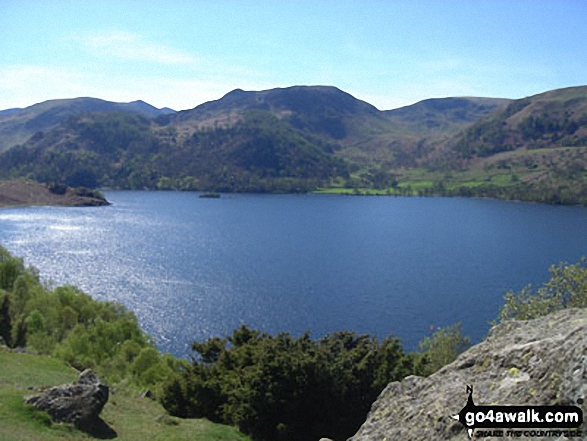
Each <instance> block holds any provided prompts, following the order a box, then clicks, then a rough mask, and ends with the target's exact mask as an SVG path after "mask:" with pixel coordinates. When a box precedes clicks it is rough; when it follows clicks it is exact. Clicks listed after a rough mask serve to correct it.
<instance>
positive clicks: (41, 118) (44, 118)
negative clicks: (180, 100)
mask: <svg viewBox="0 0 587 441" xmlns="http://www.w3.org/2000/svg"><path fill="white" fill-rule="evenodd" d="M88 112H123V113H132V114H137V115H140V116H143V117H145V118H154V117H157V116H159V115H165V114H169V113H172V112H174V111H173V110H171V109H157V108H156V107H154V106H152V105H150V104H148V103H145V102H144V101H133V102H131V103H114V102H110V101H105V100H101V99H98V98H90V97H83V98H71V99H57V100H49V101H44V102H42V103H38V104H34V105H32V106H29V107H25V108H23V109H8V110H4V111H0V151H4V150H6V149H8V148H10V147H12V146H14V145H16V144H22V143H24V142H26V141H27V140H28V139H29V138H30V137H31V136H32V135H34V134H35V133H36V132H42V131H45V130H48V129H51V128H53V127H55V126H57V125H58V124H60V123H62V122H64V121H66V120H67V119H68V118H69V117H70V116H75V115H79V114H82V113H88Z"/></svg>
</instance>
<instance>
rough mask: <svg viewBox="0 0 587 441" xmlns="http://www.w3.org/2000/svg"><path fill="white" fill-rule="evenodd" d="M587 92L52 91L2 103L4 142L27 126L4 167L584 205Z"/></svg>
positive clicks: (100, 181)
mask: <svg viewBox="0 0 587 441" xmlns="http://www.w3.org/2000/svg"><path fill="white" fill-rule="evenodd" d="M586 103H587V87H575V88H568V89H560V90H555V91H550V92H546V93H543V94H539V95H535V96H532V97H528V98H524V99H522V100H508V99H501V98H479V97H460V98H443V99H430V100H424V101H421V102H419V103H416V104H414V105H411V106H407V107H403V108H400V109H394V110H387V111H380V110H378V109H377V108H375V107H374V106H372V105H370V104H369V103H366V102H364V101H361V100H358V99H356V98H354V97H353V96H352V95H350V94H348V93H346V92H344V91H341V90H340V89H337V88H336V87H331V86H294V87H287V88H278V89H271V90H265V91H257V92H254V91H243V90H240V89H236V90H234V91H232V92H229V93H228V94H226V95H225V96H224V97H222V98H221V99H219V100H215V101H210V102H207V103H204V104H201V105H199V106H197V107H195V108H194V109H191V110H185V111H181V112H173V113H172V112H170V111H168V110H167V109H156V108H154V107H152V106H150V105H148V104H146V103H144V102H140V101H139V102H133V103H127V104H119V103H109V102H105V101H102V100H97V99H89V98H85V99H77V100H56V101H50V102H46V103H41V104H38V105H35V106H31V107H29V108H26V109H22V110H19V111H16V112H12V113H9V114H8V115H3V114H2V113H0V142H3V143H4V144H3V145H4V148H5V149H6V146H7V144H6V139H10V137H11V136H12V139H14V137H15V136H16V135H18V136H20V137H21V138H23V137H25V135H26V134H27V133H28V136H29V139H28V140H27V141H26V142H25V143H24V145H23V146H20V147H13V148H11V149H9V150H8V151H7V152H6V153H4V154H3V156H2V157H1V158H0V161H1V163H0V176H2V177H18V176H24V177H29V178H33V179H38V180H41V181H63V182H64V183H66V184H69V185H73V186H75V185H87V186H108V187H117V188H172V189H190V190H217V191H310V190H315V189H316V188H319V187H322V188H338V189H339V191H341V192H344V191H346V190H349V191H355V192H356V191H357V189H361V188H362V189H369V188H370V189H379V190H384V191H386V192H387V193H391V194H458V195H463V196H471V195H481V196H492V197H504V198H515V199H536V198H537V197H538V196H537V195H539V194H540V195H546V196H540V197H547V198H549V199H548V200H550V201H551V202H578V201H581V200H583V199H582V198H583V197H585V200H587V191H584V189H585V188H586V187H587V185H586V178H585V170H586V168H585V166H586V165H587V160H586V159H585V155H584V153H585V150H584V148H585V146H587V104H586ZM11 130H12V132H11ZM27 130H28V132H27ZM33 133H34V134H35V135H34V136H33V137H30V135H32V134H33ZM537 153H540V156H537ZM508 154H509V156H508ZM504 155H505V156H504ZM498 158H499V159H498ZM571 169H572V170H573V172H572V173H570V172H569V170H571ZM345 189H346V190H345Z"/></svg>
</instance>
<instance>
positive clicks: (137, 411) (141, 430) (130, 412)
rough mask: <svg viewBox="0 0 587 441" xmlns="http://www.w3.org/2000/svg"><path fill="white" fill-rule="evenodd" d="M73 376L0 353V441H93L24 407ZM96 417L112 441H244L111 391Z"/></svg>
mask: <svg viewBox="0 0 587 441" xmlns="http://www.w3.org/2000/svg"><path fill="white" fill-rule="evenodd" d="M77 375H78V372H77V371H75V370H74V369H72V368H69V367H67V366H66V365H64V364H63V362H61V361H59V360H56V359H53V358H50V357H45V356H37V355H30V354H16V353H10V352H8V351H5V350H2V349H0V440H2V441H23V440H35V441H37V440H38V441H52V440H79V439H95V438H93V437H92V436H90V435H87V434H85V433H83V432H80V431H78V430H76V429H74V428H72V427H71V426H69V425H65V424H52V423H51V422H50V420H49V417H48V416H47V414H46V413H44V412H38V411H34V410H31V409H30V408H27V407H25V406H24V404H23V397H24V396H25V395H30V394H32V393H33V392H32V391H31V390H29V389H28V388H30V387H42V386H54V385H59V384H63V383H69V382H72V381H74V380H75V379H76V378H77ZM111 391H112V389H111ZM100 416H101V417H102V419H103V420H104V421H105V422H106V423H107V424H108V425H109V426H110V427H111V428H112V429H113V430H114V431H115V432H116V433H117V437H116V438H115V439H117V440H121V441H127V440H128V441H134V440H136V441H143V440H166V441H173V440H177V441H180V440H196V441H198V440H199V441H229V440H230V441H249V438H248V437H246V436H245V435H242V434H241V433H239V432H238V431H237V430H236V429H233V428H231V427H227V426H222V425H218V424H213V423H210V422H208V421H206V420H182V419H179V418H172V417H169V416H167V415H166V413H165V411H164V410H163V408H162V407H161V406H160V405H159V404H158V403H156V402H155V401H153V400H150V399H148V398H139V397H137V396H133V395H131V394H128V393H124V392H118V393H116V388H114V393H111V395H110V399H109V401H108V403H107V404H106V407H105V408H104V410H103V412H102V414H101V415H100Z"/></svg>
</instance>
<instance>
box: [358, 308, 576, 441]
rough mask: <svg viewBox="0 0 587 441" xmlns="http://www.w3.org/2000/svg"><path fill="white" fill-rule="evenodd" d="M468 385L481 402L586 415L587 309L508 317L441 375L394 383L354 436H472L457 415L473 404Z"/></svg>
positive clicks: (376, 439)
mask: <svg viewBox="0 0 587 441" xmlns="http://www.w3.org/2000/svg"><path fill="white" fill-rule="evenodd" d="M467 386H472V387H473V399H474V402H475V405H477V406H479V405H504V406H514V405H519V406H530V405H532V406H544V405H562V406H570V405H574V406H578V407H580V408H581V409H582V411H583V415H585V416H587V405H586V404H585V400H586V399H587V309H568V310H563V311H559V312H556V313H554V314H551V315H549V316H545V317H542V318H539V319H535V320H530V321H509V322H505V323H502V324H500V325H498V326H495V327H494V328H492V329H491V331H490V333H489V335H488V337H487V338H486V339H485V341H483V342H482V343H480V344H478V345H476V346H474V347H472V348H470V349H469V350H468V351H466V352H464V353H463V354H461V355H460V356H459V357H458V358H457V360H455V361H454V362H453V363H452V364H450V365H448V366H445V367H444V368H442V369H441V370H440V371H438V372H436V373H435V374H433V375H431V376H429V377H427V378H421V377H416V376H410V377H408V378H406V379H404V380H403V381H401V382H394V383H391V384H389V385H388V386H387V388H386V389H385V390H384V391H383V392H382V393H381V395H380V396H379V398H378V399H377V401H376V402H375V404H374V405H373V407H372V409H371V412H370V413H369V415H368V417H367V421H366V422H365V423H364V424H363V426H362V427H361V428H360V429H359V431H358V432H357V434H356V435H355V436H354V437H352V438H351V439H350V440H349V441H384V440H387V441H392V440H466V439H468V436H467V431H466V430H465V427H464V426H463V425H462V424H461V423H460V422H458V421H455V420H454V419H452V418H451V415H454V414H457V413H459V411H460V410H461V409H462V408H463V407H464V406H465V404H466V403H467V397H468V395H467ZM578 430H582V432H583V438H572V439H587V425H586V424H585V423H583V425H582V427H580V428H579V429H578ZM483 439H505V438H501V437H484V438H483ZM524 439H549V440H552V439H554V438H552V437H548V438H546V437H534V438H532V437H530V438H528V437H524ZM558 439H566V438H564V437H563V438H558Z"/></svg>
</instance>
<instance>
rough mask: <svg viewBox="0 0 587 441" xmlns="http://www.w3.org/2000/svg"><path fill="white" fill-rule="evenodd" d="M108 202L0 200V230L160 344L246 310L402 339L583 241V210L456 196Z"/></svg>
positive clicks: (297, 327) (493, 311) (467, 323)
mask: <svg viewBox="0 0 587 441" xmlns="http://www.w3.org/2000/svg"><path fill="white" fill-rule="evenodd" d="M106 197H107V199H108V200H109V201H111V202H112V203H113V205H112V206H110V207H98V208H56V207H30V208H9V209H2V210H0V243H1V244H2V245H3V246H5V247H6V248H7V249H8V250H9V251H11V252H12V253H13V254H15V255H17V256H20V257H23V258H24V259H25V261H26V263H27V264H31V265H33V266H35V267H37V268H38V269H39V270H40V272H41V275H42V277H43V278H45V279H46V280H50V283H53V284H55V285H60V284H73V285H77V286H79V287H80V288H82V289H83V290H84V291H86V292H87V293H89V294H91V295H92V296H93V297H94V298H98V299H107V300H116V301H119V302H121V303H123V304H124V305H126V306H127V307H128V308H130V309H132V310H133V311H134V312H135V313H136V314H137V316H138V317H139V321H140V323H141V326H142V327H143V329H145V330H146V331H147V332H148V333H149V334H151V335H152V336H153V337H155V339H156V341H157V344H158V346H159V347H160V348H161V349H162V350H164V351H167V352H171V353H173V354H175V355H178V356H186V355H187V354H188V353H189V344H190V343H191V342H192V341H194V340H202V339H205V338H208V337H211V336H225V335H228V334H229V333H230V332H231V331H232V330H233V329H234V328H236V327H238V326H239V325H240V324H242V323H245V324H247V325H249V326H251V327H254V328H257V329H261V330H263V331H267V332H270V333H277V332H282V331H287V332H290V333H292V334H294V335H300V334H302V333H303V332H305V331H306V330H309V331H311V333H312V336H313V337H320V336H323V335H325V334H327V333H332V332H335V331H338V330H354V331H357V332H358V333H370V334H375V335H378V336H381V337H384V336H387V335H389V334H393V335H396V336H398V337H400V338H401V339H402V341H403V344H404V347H405V348H406V349H408V350H413V349H416V348H417V345H418V342H419V341H420V340H422V339H423V338H424V337H426V336H427V335H430V333H431V329H433V328H437V327H439V326H446V325H450V324H453V323H455V322H458V321H461V322H463V330H464V333H465V334H467V335H469V336H471V337H472V339H473V341H474V342H478V341H479V340H481V339H482V338H483V337H484V335H485V334H486V332H487V330H488V329H489V324H488V322H489V321H491V320H492V319H494V318H495V317H496V316H497V314H498V311H499V307H500V305H501V304H502V301H503V295H504V293H505V291H506V290H507V289H510V288H511V289H515V290H520V289H521V288H522V287H523V286H524V285H526V284H527V283H533V284H539V283H542V282H544V281H545V280H547V279H548V268H549V266H550V265H551V264H552V263H555V262H559V261H567V262H571V263H574V262H576V261H577V260H578V259H579V257H580V256H582V255H585V254H587V209H585V208H583V207H561V206H549V205H539V204H529V203H517V202H505V201H495V200H482V199H461V198H399V197H397V198H396V197H352V196H333V195H257V194H235V195H223V197H222V198H220V199H205V198H199V197H198V194H196V193H176V192H146V191H145V192H139V191H108V192H106Z"/></svg>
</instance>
